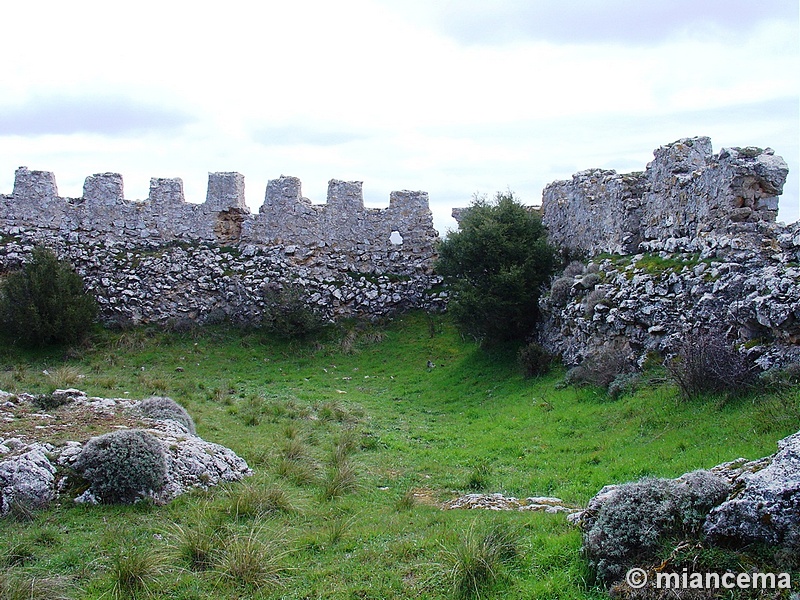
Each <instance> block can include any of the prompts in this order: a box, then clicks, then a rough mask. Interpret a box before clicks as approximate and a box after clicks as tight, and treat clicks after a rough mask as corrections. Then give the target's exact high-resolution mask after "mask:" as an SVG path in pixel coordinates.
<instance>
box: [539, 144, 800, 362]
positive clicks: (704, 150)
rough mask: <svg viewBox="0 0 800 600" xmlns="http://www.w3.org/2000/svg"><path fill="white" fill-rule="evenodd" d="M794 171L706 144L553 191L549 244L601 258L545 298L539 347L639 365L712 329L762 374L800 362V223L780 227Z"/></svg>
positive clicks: (585, 176) (753, 151)
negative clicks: (636, 169)
mask: <svg viewBox="0 0 800 600" xmlns="http://www.w3.org/2000/svg"><path fill="white" fill-rule="evenodd" d="M787 175H788V168H787V165H786V163H785V162H784V160H783V159H782V158H780V157H779V156H775V154H774V153H773V152H772V150H769V149H767V150H761V149H758V148H731V149H724V150H722V151H721V152H720V153H719V154H713V153H712V151H711V142H710V140H709V139H708V138H705V137H698V138H691V139H682V140H679V141H677V142H675V143H673V144H669V145H667V146H662V147H661V148H659V149H658V150H656V151H655V158H654V160H653V161H652V162H651V163H650V164H649V165H647V169H646V170H645V171H644V172H642V173H631V174H627V175H619V174H617V173H616V172H614V171H602V170H590V171H582V172H580V173H577V174H575V175H574V176H573V178H572V180H571V181H557V182H554V183H552V184H550V185H548V186H547V187H546V188H545V190H544V197H543V204H542V211H543V219H544V221H545V223H546V224H547V226H548V228H549V236H550V241H551V242H552V243H553V244H554V245H556V246H559V247H561V248H566V249H569V250H572V251H574V252H578V253H581V254H587V255H589V256H590V257H593V258H592V259H591V260H590V262H589V263H588V266H587V267H585V270H584V272H583V273H579V274H575V273H573V274H568V275H562V276H560V277H558V278H556V279H555V280H554V281H553V284H552V288H551V292H550V293H549V294H545V295H544V296H543V298H542V299H541V302H540V307H541V309H542V313H543V315H544V321H543V323H542V326H541V328H540V330H539V332H538V335H539V340H540V342H541V343H542V344H543V345H544V346H545V347H547V348H548V349H549V350H550V351H552V352H554V353H557V354H559V355H560V356H562V357H563V358H564V360H565V362H566V363H567V364H571V365H575V364H580V363H581V362H582V361H584V360H585V359H587V358H590V357H595V356H603V355H605V354H608V353H610V352H618V351H620V349H624V350H625V352H626V353H627V356H628V358H629V359H630V360H631V362H639V363H641V361H642V360H644V358H645V357H646V355H647V353H648V352H651V351H656V352H659V353H662V354H669V353H670V352H671V351H672V350H673V349H674V347H675V344H676V343H677V342H680V340H682V339H683V338H684V336H685V335H686V334H687V332H692V331H698V330H701V331H702V330H709V329H715V330H720V331H722V332H724V333H725V334H726V335H727V336H728V337H729V338H730V339H731V340H732V341H736V342H739V343H741V344H743V345H744V346H746V347H747V348H748V349H749V350H748V351H750V352H753V353H755V354H756V355H757V356H758V357H759V361H760V364H761V365H762V366H763V367H765V368H766V367H769V366H771V365H773V364H781V363H786V362H791V361H793V360H794V361H800V266H799V265H800V222H798V223H794V224H792V225H789V226H785V225H782V224H778V223H775V219H776V216H777V212H778V196H779V195H780V194H781V192H782V190H783V184H784V182H785V180H786V177H787ZM601 254H605V256H598V255H601ZM608 255H611V256H608Z"/></svg>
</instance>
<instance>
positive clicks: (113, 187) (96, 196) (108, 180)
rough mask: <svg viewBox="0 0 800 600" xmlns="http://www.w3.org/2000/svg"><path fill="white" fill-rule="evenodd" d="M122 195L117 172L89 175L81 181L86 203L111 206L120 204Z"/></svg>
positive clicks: (120, 181) (120, 180)
mask: <svg viewBox="0 0 800 600" xmlns="http://www.w3.org/2000/svg"><path fill="white" fill-rule="evenodd" d="M124 197H125V196H124V193H123V187H122V175H120V174H119V173H98V174H96V175H89V177H87V178H86V180H85V181H84V183H83V199H84V200H85V201H86V202H88V203H91V204H98V205H101V206H113V205H115V204H121V203H122V202H123V200H124Z"/></svg>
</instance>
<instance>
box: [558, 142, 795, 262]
mask: <svg viewBox="0 0 800 600" xmlns="http://www.w3.org/2000/svg"><path fill="white" fill-rule="evenodd" d="M788 173H789V169H788V166H787V165H786V162H785V161H784V160H783V159H782V158H781V157H779V156H776V155H775V154H774V152H773V151H772V150H770V149H766V150H762V149H760V148H728V149H723V150H722V151H721V152H719V153H718V154H714V153H713V152H712V148H711V140H710V139H709V138H707V137H695V138H684V139H681V140H678V141H677V142H674V143H672V144H668V145H666V146H662V147H661V148H658V149H657V150H656V151H655V152H654V160H653V161H652V162H651V163H650V164H648V165H647V168H646V169H645V171H643V172H639V173H629V174H624V175H621V174H618V173H617V172H616V171H608V170H600V169H592V170H588V171H581V172H580V173H576V174H575V175H573V177H572V180H568V181H556V182H554V183H551V184H550V185H548V186H547V187H546V188H545V190H544V193H543V197H542V214H543V220H544V223H545V225H547V227H548V230H549V235H550V239H551V241H552V242H553V243H554V244H555V245H557V246H561V247H566V248H569V249H571V250H575V251H579V252H585V253H588V254H589V255H596V254H599V253H603V252H609V253H617V254H634V253H636V252H638V251H639V250H640V249H645V250H657V249H668V250H678V249H681V250H688V251H695V250H702V248H703V247H705V246H707V245H708V244H715V243H717V241H718V240H719V239H720V238H722V237H725V236H729V237H730V236H735V237H741V236H743V235H747V234H748V233H757V232H758V231H759V230H760V229H763V225H765V224H769V223H772V222H774V221H775V219H776V217H777V214H778V196H780V194H781V193H782V191H783V185H784V183H785V181H786V177H787V175H788Z"/></svg>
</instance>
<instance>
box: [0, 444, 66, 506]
mask: <svg viewBox="0 0 800 600" xmlns="http://www.w3.org/2000/svg"><path fill="white" fill-rule="evenodd" d="M9 446H10V448H9ZM0 447H1V448H2V449H4V450H6V452H4V453H3V455H2V461H0V515H6V514H8V513H9V512H10V511H12V510H14V507H15V505H17V506H20V507H21V508H22V509H23V510H31V509H36V508H41V507H43V506H46V505H47V504H48V503H49V502H51V501H52V500H53V498H55V475H56V468H55V466H54V465H53V464H52V463H51V462H50V460H49V459H48V457H47V454H46V452H47V448H45V447H44V446H42V445H41V444H30V445H28V444H23V443H22V442H20V441H19V440H0Z"/></svg>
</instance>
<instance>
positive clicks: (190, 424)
mask: <svg viewBox="0 0 800 600" xmlns="http://www.w3.org/2000/svg"><path fill="white" fill-rule="evenodd" d="M136 410H137V411H138V412H139V413H140V414H141V415H142V416H144V417H147V418H150V419H161V420H168V421H175V422H177V423H180V424H181V425H183V426H184V427H186V429H187V430H188V431H189V433H191V434H192V435H194V434H195V433H196V430H195V426H194V419H192V416H191V415H190V414H189V413H188V412H186V409H185V408H183V407H182V406H181V405H180V404H178V403H177V402H175V400H173V399H172V398H166V397H163V396H153V397H151V398H145V399H144V400H142V401H141V402H139V404H137V405H136Z"/></svg>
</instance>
